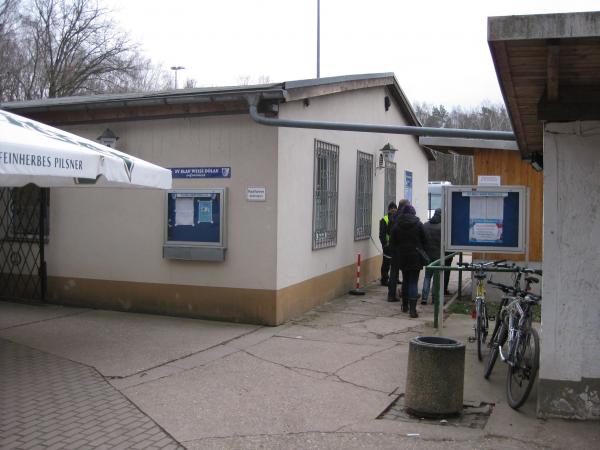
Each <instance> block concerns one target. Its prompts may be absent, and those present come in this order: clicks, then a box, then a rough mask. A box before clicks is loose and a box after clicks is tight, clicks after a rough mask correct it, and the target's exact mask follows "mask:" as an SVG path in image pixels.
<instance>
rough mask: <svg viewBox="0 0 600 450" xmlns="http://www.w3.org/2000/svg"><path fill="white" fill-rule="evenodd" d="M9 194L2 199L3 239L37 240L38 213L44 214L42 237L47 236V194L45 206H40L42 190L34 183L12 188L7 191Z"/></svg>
mask: <svg viewBox="0 0 600 450" xmlns="http://www.w3.org/2000/svg"><path fill="white" fill-rule="evenodd" d="M8 193H9V195H8V196H5V197H4V199H3V203H4V211H6V212H7V213H8V214H3V216H2V217H3V219H2V222H3V226H2V230H3V231H4V233H2V234H3V238H4V239H9V240H10V239H15V240H31V241H37V240H39V238H40V214H42V210H43V214H44V218H43V219H44V220H43V222H42V223H43V227H44V238H45V239H47V238H48V234H49V231H50V230H49V220H48V211H49V208H48V206H49V205H48V201H49V196H48V195H45V196H44V197H45V203H46V204H45V207H44V208H42V205H41V202H42V190H41V188H39V187H38V186H36V185H34V184H28V185H26V186H23V187H18V188H12V189H10V190H9V191H8Z"/></svg>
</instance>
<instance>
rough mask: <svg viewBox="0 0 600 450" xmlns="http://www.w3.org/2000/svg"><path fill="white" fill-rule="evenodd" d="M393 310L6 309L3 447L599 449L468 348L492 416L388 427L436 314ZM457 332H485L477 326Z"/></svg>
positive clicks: (456, 319)
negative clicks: (214, 318)
mask: <svg viewBox="0 0 600 450" xmlns="http://www.w3.org/2000/svg"><path fill="white" fill-rule="evenodd" d="M385 298H386V291H385V288H383V287H380V286H376V285H373V286H369V287H368V288H367V295H365V296H363V297H355V296H344V297H341V298H338V299H336V300H334V301H332V302H330V303H327V304H325V305H323V306H321V307H318V308H316V309H314V310H313V311H311V312H309V313H307V314H305V315H304V316H302V317H299V318H297V319H296V320H293V321H290V322H289V323H286V324H285V325H282V326H280V327H258V326H252V325H243V324H231V323H223V322H210V321H202V320H190V319H180V318H171V317H161V316H150V315H142V314H127V313H116V312H107V311H96V310H87V309H73V308H62V307H57V306H51V305H48V306H27V305H18V304H14V303H3V302H0V374H1V377H0V404H1V405H2V408H1V412H0V448H3V449H4V448H8V449H12V448H15V449H16V448H23V449H33V448H49V447H50V448H85V449H87V448H177V446H178V445H179V446H182V447H185V448H188V449H255V448H256V449H259V448H260V449H271V448H273V449H289V448H299V449H300V448H306V449H353V448H357V449H388V448H389V449H392V448H393V449H397V448H415V449H421V448H431V449H438V448H439V449H447V448H453V449H454V448H459V449H460V448H465V449H466V448H469V449H471V448H489V449H497V448H500V449H504V448H506V449H508V448H531V449H537V448H552V449H560V448H570V449H577V448H581V449H584V448H585V449H589V448H599V447H600V427H598V424H597V423H579V422H568V421H560V420H552V421H543V420H539V419H537V418H536V417H535V401H536V398H535V390H534V392H533V394H532V397H531V398H530V400H529V401H528V403H527V404H526V405H525V406H524V407H523V408H522V410H521V411H520V412H516V411H513V410H512V409H510V408H509V407H508V406H507V405H506V402H505V400H504V374H505V367H504V366H503V365H502V364H500V365H499V366H498V367H497V368H496V370H495V372H494V373H493V374H492V377H491V380H490V381H486V380H484V379H483V377H482V375H481V373H482V370H483V368H482V364H481V363H479V362H478V361H477V357H476V352H475V348H474V346H473V344H470V343H469V344H467V357H466V367H465V395H464V398H465V404H467V405H471V406H481V407H482V408H483V409H486V408H487V409H489V410H491V415H489V417H483V418H481V417H480V418H478V420H477V421H475V422H477V424H476V425H473V423H474V422H473V423H472V424H471V425H472V426H468V425H467V426H465V425H464V424H463V425H462V426H461V425H460V424H453V423H449V424H447V425H442V424H441V423H438V422H437V421H427V420H419V419H406V418H403V417H401V414H396V415H394V414H382V413H384V412H385V411H391V410H389V409H388V408H390V406H391V405H392V403H393V402H394V401H396V400H397V399H398V398H399V397H400V399H401V395H402V393H403V392H404V384H405V378H406V363H407V355H408V342H409V341H410V339H411V338H413V337H415V336H417V335H431V334H435V333H436V331H435V330H434V329H433V328H432V327H431V321H432V312H433V311H432V307H431V306H426V307H420V308H421V317H420V318H419V319H416V320H415V319H409V318H408V317H407V315H406V314H403V313H401V311H400V305H399V304H397V303H388V302H386V301H385ZM446 325H447V326H446V328H444V330H443V334H444V335H446V336H451V337H455V338H457V339H460V340H463V341H465V342H466V341H467V337H468V336H469V335H470V334H471V330H472V329H471V326H472V322H471V319H470V317H467V316H458V315H454V316H451V317H450V318H449V319H448V321H447V322H446ZM440 375H443V374H440ZM485 404H489V405H491V406H489V407H487V406H485ZM381 417H383V418H381ZM119 439H120V440H119ZM51 446H54V447H51Z"/></svg>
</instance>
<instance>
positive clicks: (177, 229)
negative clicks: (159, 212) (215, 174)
mask: <svg viewBox="0 0 600 450" xmlns="http://www.w3.org/2000/svg"><path fill="white" fill-rule="evenodd" d="M226 200H227V190H226V188H215V189H190V190H183V189H175V190H170V191H168V192H167V194H166V214H165V219H166V221H165V243H164V245H163V256H164V257H165V258H167V259H183V260H193V261H223V260H224V259H225V248H226V239H225V237H226V233H225V232H226V228H225V223H226V214H225V212H226V207H227V201H226Z"/></svg>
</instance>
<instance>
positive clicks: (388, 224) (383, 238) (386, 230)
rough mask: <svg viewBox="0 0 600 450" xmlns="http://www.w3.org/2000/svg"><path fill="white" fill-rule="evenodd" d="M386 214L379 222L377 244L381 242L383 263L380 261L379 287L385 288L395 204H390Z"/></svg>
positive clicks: (387, 277) (388, 268)
mask: <svg viewBox="0 0 600 450" xmlns="http://www.w3.org/2000/svg"><path fill="white" fill-rule="evenodd" d="M387 210H388V212H387V214H386V215H385V216H383V218H382V219H381V220H380V221H379V242H381V248H382V249H383V261H381V285H382V286H387V285H388V281H389V273H390V266H391V265H392V254H391V252H390V231H391V229H392V224H393V222H394V217H395V216H396V211H398V208H397V207H396V203H395V202H390V204H389V205H388V209H387Z"/></svg>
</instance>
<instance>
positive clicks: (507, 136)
mask: <svg viewBox="0 0 600 450" xmlns="http://www.w3.org/2000/svg"><path fill="white" fill-rule="evenodd" d="M246 100H247V101H248V106H249V112H250V117H252V120H254V121H255V122H256V123H259V124H261V125H267V126H271V127H288V128H312V129H319V130H337V131H358V132H365V133H389V134H408V135H412V136H432V137H451V138H467V139H490V140H499V141H514V140H515V139H516V137H515V134H514V133H512V132H510V131H487V130H461V129H456V128H432V127H416V126H397V125H373V124H363V123H343V122H324V121H315V120H289V119H275V118H271V117H265V116H262V115H260V114H259V113H258V104H259V103H260V100H261V96H259V95H248V96H246Z"/></svg>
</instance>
